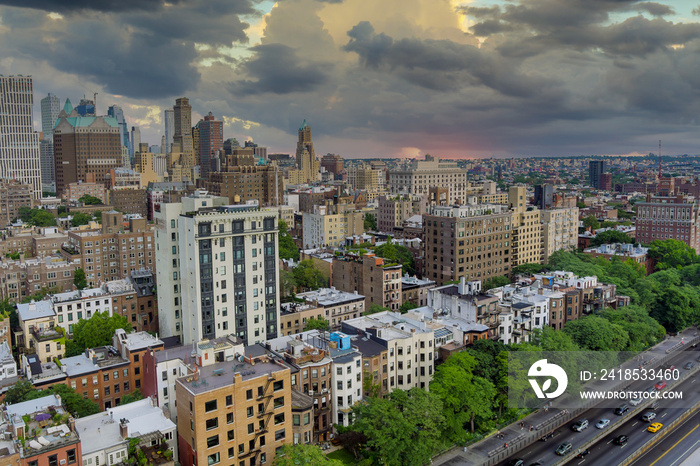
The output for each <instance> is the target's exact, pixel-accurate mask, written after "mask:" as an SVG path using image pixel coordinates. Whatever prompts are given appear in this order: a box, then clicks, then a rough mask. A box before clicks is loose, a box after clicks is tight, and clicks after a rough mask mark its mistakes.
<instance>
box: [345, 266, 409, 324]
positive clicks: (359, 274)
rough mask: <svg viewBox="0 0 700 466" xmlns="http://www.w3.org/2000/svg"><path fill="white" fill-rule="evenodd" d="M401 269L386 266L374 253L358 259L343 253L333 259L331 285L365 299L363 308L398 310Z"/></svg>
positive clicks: (400, 302) (400, 267)
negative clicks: (380, 307) (376, 307)
mask: <svg viewBox="0 0 700 466" xmlns="http://www.w3.org/2000/svg"><path fill="white" fill-rule="evenodd" d="M402 269H403V266H402V265H401V264H397V263H390V262H389V261H387V260H386V259H383V258H381V257H377V256H375V255H374V253H367V254H364V255H362V256H357V255H355V254H350V253H346V254H342V255H340V256H335V257H334V258H333V285H334V286H335V287H336V288H337V289H339V290H342V291H346V292H348V293H353V292H357V293H359V294H361V295H363V296H365V298H366V302H365V306H367V307H369V306H371V305H372V304H376V305H378V306H382V307H388V308H389V309H391V310H393V311H398V310H399V308H400V307H401V304H402V302H403V301H402V292H401V275H402V272H401V271H402Z"/></svg>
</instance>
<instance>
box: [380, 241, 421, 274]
mask: <svg viewBox="0 0 700 466" xmlns="http://www.w3.org/2000/svg"><path fill="white" fill-rule="evenodd" d="M374 254H376V255H377V257H382V258H384V259H386V260H387V261H389V262H394V263H397V264H401V265H403V272H404V273H407V274H409V275H415V274H416V269H415V261H414V259H413V254H411V251H409V250H408V248H407V247H405V246H401V245H398V244H394V242H393V241H391V237H389V239H388V241H387V242H386V243H384V244H382V245H381V246H377V247H376V248H374Z"/></svg>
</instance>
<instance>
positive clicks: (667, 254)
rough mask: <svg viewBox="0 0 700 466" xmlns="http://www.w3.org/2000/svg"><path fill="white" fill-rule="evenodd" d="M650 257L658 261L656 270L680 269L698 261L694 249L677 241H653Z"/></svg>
mask: <svg viewBox="0 0 700 466" xmlns="http://www.w3.org/2000/svg"><path fill="white" fill-rule="evenodd" d="M649 257H651V258H652V259H654V260H656V270H666V269H680V268H682V267H685V266H687V265H690V264H693V263H695V262H697V260H698V256H697V254H696V253H695V250H694V249H693V248H691V247H690V246H688V245H687V244H685V243H684V242H683V241H679V240H676V239H664V240H661V239H657V240H654V241H652V242H651V244H650V245H649Z"/></svg>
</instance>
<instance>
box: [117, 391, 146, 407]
mask: <svg viewBox="0 0 700 466" xmlns="http://www.w3.org/2000/svg"><path fill="white" fill-rule="evenodd" d="M143 399H144V396H143V393H141V390H139V389H136V390H134V391H133V392H131V393H128V394H126V395H124V396H123V397H122V404H123V405H126V404H129V403H133V402H134V401H139V400H143Z"/></svg>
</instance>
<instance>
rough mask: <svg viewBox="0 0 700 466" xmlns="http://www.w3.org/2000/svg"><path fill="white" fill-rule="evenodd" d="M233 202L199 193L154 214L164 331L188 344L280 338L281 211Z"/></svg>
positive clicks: (166, 334) (159, 295)
mask: <svg viewBox="0 0 700 466" xmlns="http://www.w3.org/2000/svg"><path fill="white" fill-rule="evenodd" d="M227 202H228V198H225V197H215V196H210V195H204V194H199V193H198V194H195V195H194V196H193V197H186V198H183V199H182V201H181V202H180V203H169V204H161V208H160V212H156V213H155V219H156V258H157V259H156V271H157V274H158V284H159V287H158V300H159V307H160V312H159V324H160V331H161V335H163V336H173V335H179V336H180V339H181V341H182V343H183V344H190V343H192V342H193V341H199V340H202V339H209V340H211V339H214V338H218V337H221V336H226V335H230V334H234V335H236V336H237V337H239V338H241V339H242V340H243V341H244V342H245V343H246V344H249V345H252V344H254V343H258V342H262V341H265V340H268V339H270V338H275V337H277V331H278V330H277V329H278V327H279V287H278V283H279V265H278V261H279V252H278V249H277V237H278V232H277V216H278V213H277V210H276V209H273V208H265V209H261V208H259V207H258V206H257V205H255V204H244V205H225V204H226V203H227Z"/></svg>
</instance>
